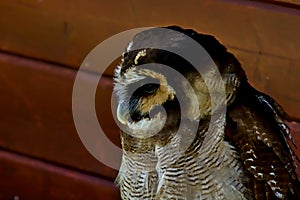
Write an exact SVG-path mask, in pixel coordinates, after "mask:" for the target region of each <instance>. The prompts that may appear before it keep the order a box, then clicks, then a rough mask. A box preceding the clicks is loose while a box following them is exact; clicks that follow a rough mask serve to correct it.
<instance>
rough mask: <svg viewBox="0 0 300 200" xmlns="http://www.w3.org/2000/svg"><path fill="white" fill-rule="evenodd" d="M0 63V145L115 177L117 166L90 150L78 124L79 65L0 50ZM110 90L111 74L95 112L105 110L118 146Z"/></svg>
mask: <svg viewBox="0 0 300 200" xmlns="http://www.w3.org/2000/svg"><path fill="white" fill-rule="evenodd" d="M0 66H1V70H0V93H1V101H0V102H1V103H0V111H1V113H2V116H1V120H0V146H1V147H3V148H6V149H11V150H13V151H17V152H22V153H23V154H27V155H31V156H33V157H37V158H39V159H43V160H49V161H51V162H54V163H61V164H63V165H67V166H71V167H74V168H78V169H80V170H84V171H88V172H93V173H97V174H99V175H102V176H105V177H108V178H110V179H111V180H114V178H115V176H116V174H117V171H116V170H113V169H111V168H109V167H107V166H105V165H104V164H102V163H100V162H99V161H97V160H96V159H95V158H93V157H92V156H91V155H90V154H89V153H88V152H87V150H86V148H85V147H84V145H83V144H82V142H81V140H80V139H79V136H78V133H77V130H76V128H75V125H74V121H73V116H72V89H73V84H74V79H75V74H76V72H75V70H71V69H64V68H62V67H58V66H55V65H50V64H46V63H42V62H36V61H31V60H27V59H22V58H18V57H15V56H8V55H4V54H0ZM87 78H88V79H93V75H91V74H87ZM111 92H112V84H111V79H107V78H103V79H102V80H101V83H100V85H99V87H98V91H97V93H96V99H98V100H99V99H105V101H101V104H100V103H99V104H96V111H97V113H98V114H100V113H101V114H102V115H100V116H99V118H100V121H101V126H102V127H103V129H104V130H105V131H106V132H105V133H107V137H109V138H110V140H111V141H112V142H114V143H115V144H116V145H119V146H120V141H119V131H118V129H117V127H116V125H115V124H114V122H113V119H112V116H111V111H110V98H111ZM82 108H83V110H84V105H83V106H82ZM103 114H105V115H103ZM89 123H90V122H89V121H87V122H86V124H87V125H89ZM96 142H97V145H98V150H97V151H99V153H102V154H107V156H108V157H111V155H110V153H111V152H108V151H107V150H106V149H105V148H104V146H105V145H103V144H102V143H101V142H102V141H96ZM116 159H118V158H116Z"/></svg>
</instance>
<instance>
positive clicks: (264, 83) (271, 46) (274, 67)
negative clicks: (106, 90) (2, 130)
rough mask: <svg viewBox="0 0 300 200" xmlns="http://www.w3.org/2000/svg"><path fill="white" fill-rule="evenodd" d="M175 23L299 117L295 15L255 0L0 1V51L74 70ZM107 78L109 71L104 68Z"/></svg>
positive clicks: (299, 16)
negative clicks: (216, 47) (232, 60)
mask: <svg viewBox="0 0 300 200" xmlns="http://www.w3.org/2000/svg"><path fill="white" fill-rule="evenodd" d="M170 24H178V25H181V26H183V27H189V28H194V29H196V30H198V31H200V32H205V33H209V34H213V35H215V36H216V37H217V38H218V39H219V40H220V41H221V42H222V43H224V44H225V45H226V46H228V47H229V49H230V50H231V51H232V52H234V53H235V54H236V55H237V57H238V58H239V60H240V61H241V62H242V64H243V66H244V68H245V69H246V71H247V74H248V75H249V80H250V82H252V83H253V84H254V86H255V87H257V88H258V89H260V90H262V91H263V92H266V93H268V94H270V95H271V96H273V97H274V98H275V99H276V100H277V101H279V103H280V104H281V105H282V106H283V107H285V109H286V110H287V111H288V113H290V114H291V115H293V116H296V117H298V118H300V112H299V110H300V104H299V103H298V102H299V100H300V94H299V91H298V89H297V87H295V86H296V85H298V84H299V82H298V80H300V75H299V74H300V73H299V69H300V62H299V58H300V37H299V35H300V11H299V9H296V8H288V7H283V6H279V5H273V4H270V3H264V2H258V1H238V0H230V1H225V0H217V1H209V0H204V1H196V0H188V1H185V2H180V1H178V2H174V1H170V0H166V1H162V2H159V4H155V3H148V2H146V1H144V2H143V1H130V2H128V1H114V2H107V1H98V0H97V1H96V0H92V1H89V2H88V3H87V2H86V1H83V0H76V1H72V2H69V1H58V0H53V1H43V0H42V1H34V0H29V1H27V0H26V1H25V0H20V1H9V0H3V1H0V32H1V34H0V49H1V50H2V51H7V52H12V53H16V54H21V55H24V56H28V57H34V58H38V59H42V60H46V61H50V62H55V63H61V64H64V65H68V66H71V67H74V68H78V67H79V66H80V64H81V62H82V61H83V59H84V58H85V56H86V55H87V54H88V53H89V52H90V51H91V50H92V49H93V48H94V47H95V46H96V45H98V44H99V43H100V42H101V41H103V40H105V39H107V38H108V37H110V36H112V35H114V34H117V33H119V32H121V31H124V30H127V29H130V28H136V27H143V26H164V25H170ZM108 74H109V75H111V74H112V70H109V71H108Z"/></svg>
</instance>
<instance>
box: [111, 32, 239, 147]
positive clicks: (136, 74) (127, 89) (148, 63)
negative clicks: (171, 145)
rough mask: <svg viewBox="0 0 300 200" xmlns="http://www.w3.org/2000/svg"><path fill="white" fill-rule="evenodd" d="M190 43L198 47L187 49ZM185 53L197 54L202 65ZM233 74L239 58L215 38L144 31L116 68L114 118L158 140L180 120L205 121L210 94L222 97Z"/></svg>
mask: <svg viewBox="0 0 300 200" xmlns="http://www.w3.org/2000/svg"><path fill="white" fill-rule="evenodd" d="M157 30H159V31H157ZM190 40H191V41H192V42H191V41H190ZM193 42H196V43H197V44H200V47H201V48H202V49H200V50H199V51H195V48H190V46H192V45H193ZM189 49H192V50H189ZM200 51H203V52H204V53H202V54H201V52H200ZM178 52H179V53H178ZM180 54H183V56H182V55H180ZM185 55H187V56H189V55H191V56H196V57H197V56H198V57H199V56H200V60H201V63H200V64H198V65H200V66H196V67H195V66H194V65H193V64H192V63H191V62H189V61H188V60H187V59H186V58H185ZM201 55H203V56H202V57H201ZM213 65H214V66H215V67H213ZM197 67H201V69H202V71H201V73H199V70H197ZM220 74H221V77H222V80H221V81H217V80H216V79H217V78H216V77H217V75H220ZM237 74H238V75H239V76H240V75H242V76H243V74H244V72H243V70H242V69H241V67H240V64H239V63H238V61H237V59H235V57H234V56H233V55H232V54H230V53H228V52H227V51H226V48H225V47H224V46H223V45H221V44H220V43H219V42H218V41H217V40H216V39H215V38H214V37H213V36H210V35H204V34H198V33H196V32H195V31H193V30H189V29H182V28H179V27H177V26H171V27H166V28H163V31H161V29H150V30H146V31H143V32H141V33H138V34H137V35H135V37H134V38H133V40H132V41H131V42H130V43H129V44H128V46H127V48H126V50H125V52H124V53H123V54H122V61H121V63H120V65H119V66H118V67H117V69H116V70H115V77H114V82H115V86H114V93H115V94H116V96H117V99H118V108H117V118H118V120H119V122H120V123H121V124H123V125H124V127H126V130H127V131H126V132H128V133H129V134H130V135H131V136H133V137H137V138H148V139H149V138H152V139H153V140H154V141H156V140H158V139H159V140H161V137H162V136H164V137H168V136H170V134H169V133H170V132H174V131H175V130H176V129H178V126H179V124H180V121H182V120H186V121H200V120H206V119H209V118H210V116H211V115H212V112H213V110H212V107H213V105H212V104H213V102H212V100H211V96H212V95H218V94H220V93H222V89H223V90H224V87H225V88H226V83H225V82H224V80H225V79H226V80H227V78H230V77H232V76H235V75H237ZM226 90H228V95H229V94H230V91H229V88H226ZM228 95H227V96H228ZM220 101H221V100H220ZM227 103H229V102H228V101H227ZM157 133H160V134H157Z"/></svg>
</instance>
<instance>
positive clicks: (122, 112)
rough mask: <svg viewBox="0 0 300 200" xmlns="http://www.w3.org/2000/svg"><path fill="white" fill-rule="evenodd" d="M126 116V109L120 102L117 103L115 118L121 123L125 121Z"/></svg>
mask: <svg viewBox="0 0 300 200" xmlns="http://www.w3.org/2000/svg"><path fill="white" fill-rule="evenodd" d="M127 116H128V111H127V109H126V108H124V106H122V105H121V103H119V104H118V108H117V118H118V120H119V122H120V123H121V124H124V125H125V124H126V121H127Z"/></svg>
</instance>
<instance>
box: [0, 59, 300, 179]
mask: <svg viewBox="0 0 300 200" xmlns="http://www.w3.org/2000/svg"><path fill="white" fill-rule="evenodd" d="M238 56H247V55H242V54H241V55H238ZM0 65H1V70H0V92H1V94H2V97H1V104H0V110H1V113H4V115H2V117H1V120H0V146H1V147H3V148H6V149H10V150H13V151H17V152H21V153H23V154H26V155H30V156H33V157H37V158H39V159H43V160H48V161H51V162H54V163H60V164H63V165H66V166H69V167H74V168H77V169H80V170H83V171H88V172H92V173H96V174H99V175H102V176H106V177H108V178H110V179H111V180H113V179H114V178H115V176H116V173H117V172H116V171H115V170H112V169H110V168H109V167H107V166H105V165H103V164H101V163H100V162H99V161H97V160H96V159H94V158H93V157H92V156H91V155H90V154H89V153H88V152H87V150H86V149H85V147H84V146H83V144H82V142H81V141H80V139H79V137H78V133H77V130H76V128H75V126H74V121H73V116H72V89H73V84H74V79H75V70H72V69H65V68H62V67H58V66H56V65H50V64H46V63H43V62H37V61H32V60H28V59H24V58H20V57H16V56H11V55H5V54H0ZM258 66H259V65H258ZM251 67H252V66H251ZM263 69H264V68H263ZM263 69H257V70H254V71H253V73H251V74H250V76H252V77H258V83H260V82H259V80H260V78H259V77H263V78H264V76H265V74H264V71H263ZM255 73H257V74H258V75H255ZM284 74H285V75H284ZM278 75H279V76H280V75H282V76H283V78H287V79H288V77H285V76H286V73H285V72H284V71H279V73H278V74H276V73H275V74H273V75H272V76H271V77H270V78H269V80H270V81H272V79H273V76H278ZM86 77H87V81H91V80H93V79H95V78H94V75H93V74H91V73H87V74H86ZM263 78H262V79H263ZM293 81H297V80H293ZM275 83H276V82H275ZM283 83H285V81H283ZM258 85H260V84H258ZM270 85H273V83H272V84H270ZM267 86H268V84H267V85H265V84H264V81H263V82H262V83H261V88H267ZM268 87H269V86H268ZM276 87H279V89H281V88H280V87H281V86H280V84H279V86H278V85H277V86H276ZM275 91H276V90H275ZM286 91H288V90H283V91H282V93H276V92H275V93H276V94H278V96H276V97H274V98H275V99H276V100H278V101H279V102H280V103H281V104H282V105H283V106H284V108H285V109H286V110H288V111H289V112H293V109H294V110H295V113H297V110H296V109H295V108H297V109H298V107H297V106H298V105H296V103H297V102H290V100H289V99H286V98H285V92H286ZM111 95H112V80H111V78H105V77H104V78H103V79H101V81H100V84H99V87H98V90H97V93H96V98H95V100H96V111H97V114H98V119H99V122H100V125H101V126H102V128H103V129H104V132H105V133H106V134H107V136H108V137H109V138H110V140H111V141H112V142H113V143H115V144H116V145H119V146H120V141H119V132H118V128H117V126H116V124H115V123H114V121H113V118H112V116H111V105H110V103H111ZM83 98H85V97H84V96H83ZM82 112H87V111H86V110H85V106H84V105H82ZM85 123H87V126H90V125H91V124H90V122H89V120H87V121H86V122H85ZM293 127H296V126H293ZM293 127H292V128H293ZM296 128H297V127H296ZM299 130H300V129H299ZM298 138H300V137H298ZM299 143H300V141H299ZM98 146H99V147H100V150H99V151H102V152H107V150H105V149H103V148H102V146H104V145H102V144H101V141H99V145H98ZM107 156H108V157H109V156H110V157H111V154H110V152H107Z"/></svg>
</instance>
